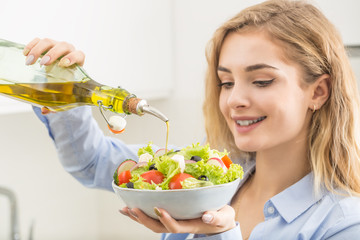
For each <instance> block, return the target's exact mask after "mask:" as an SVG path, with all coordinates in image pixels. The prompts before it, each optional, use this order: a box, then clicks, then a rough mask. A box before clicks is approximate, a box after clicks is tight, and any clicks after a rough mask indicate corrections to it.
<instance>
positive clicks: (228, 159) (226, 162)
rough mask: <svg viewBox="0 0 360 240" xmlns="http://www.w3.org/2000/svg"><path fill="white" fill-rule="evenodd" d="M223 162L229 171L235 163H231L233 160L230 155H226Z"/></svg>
mask: <svg viewBox="0 0 360 240" xmlns="http://www.w3.org/2000/svg"><path fill="white" fill-rule="evenodd" d="M221 160H222V161H223V163H224V164H225V166H226V167H227V168H228V169H229V168H230V165H231V164H232V163H233V162H232V161H231V159H230V158H229V156H228V155H224V156H223V157H222V158H221Z"/></svg>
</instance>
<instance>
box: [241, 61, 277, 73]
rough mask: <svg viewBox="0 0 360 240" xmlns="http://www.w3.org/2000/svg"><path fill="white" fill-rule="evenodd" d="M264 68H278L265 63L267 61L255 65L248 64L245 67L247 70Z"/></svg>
mask: <svg viewBox="0 0 360 240" xmlns="http://www.w3.org/2000/svg"><path fill="white" fill-rule="evenodd" d="M263 68H271V69H276V70H278V69H277V68H276V67H273V66H270V65H267V64H265V63H259V64H254V65H250V66H247V67H246V68H245V72H252V71H255V70H259V69H263Z"/></svg>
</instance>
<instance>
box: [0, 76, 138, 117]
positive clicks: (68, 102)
mask: <svg viewBox="0 0 360 240" xmlns="http://www.w3.org/2000/svg"><path fill="white" fill-rule="evenodd" d="M0 93H2V94H5V95H7V96H9V97H12V98H17V99H19V100H22V101H25V102H29V103H31V104H32V105H36V106H40V107H41V106H46V107H48V108H49V109H50V110H52V111H65V110H69V109H71V108H74V107H78V106H82V105H98V101H101V102H102V104H103V105H105V106H111V108H110V109H109V110H111V111H113V112H116V113H129V111H128V109H126V108H125V109H124V108H123V103H124V101H125V99H126V98H127V97H129V96H131V95H130V93H129V92H127V91H126V90H124V89H120V88H110V87H107V86H105V85H100V84H99V83H97V82H95V81H94V80H90V79H88V80H84V81H81V82H49V83H13V84H0ZM125 106H126V105H125Z"/></svg>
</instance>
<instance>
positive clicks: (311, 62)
mask: <svg viewBox="0 0 360 240" xmlns="http://www.w3.org/2000/svg"><path fill="white" fill-rule="evenodd" d="M46 42H48V44H46ZM59 45H61V46H62V47H59ZM49 48H50V49H51V50H50V51H49V52H48V53H47V54H46V55H49V57H50V59H56V58H57V57H59V56H61V55H66V54H64V53H70V55H67V56H65V57H64V58H63V59H67V60H63V61H64V62H65V61H68V64H73V63H76V62H78V63H82V62H83V55H82V54H79V53H77V52H74V50H73V49H71V48H70V47H69V45H68V44H64V43H63V44H58V43H56V42H54V41H49V40H47V41H44V40H39V39H37V40H34V41H33V42H32V43H30V44H29V45H28V48H27V49H28V50H26V54H27V55H28V57H29V55H34V59H36V58H37V57H38V56H39V54H40V53H41V52H43V51H44V50H46V49H49ZM207 50H208V51H207V59H208V64H209V67H208V73H207V77H206V89H205V90H206V99H205V103H204V114H205V122H206V129H207V139H208V142H209V143H210V145H211V147H213V148H218V149H222V148H226V149H228V150H230V152H231V153H232V159H238V161H239V162H240V163H241V164H242V165H243V166H244V169H245V171H246V173H245V177H244V179H243V181H242V183H241V186H239V190H238V192H237V194H236V195H235V196H234V198H233V200H232V202H231V204H230V205H229V206H225V207H224V208H223V209H221V210H219V211H208V212H206V213H205V214H204V215H203V217H202V218H200V219H193V220H188V221H176V220H174V219H173V218H172V217H171V216H169V214H167V212H166V211H165V210H163V209H158V208H156V209H155V212H156V213H157V215H158V216H159V217H160V218H159V219H160V221H158V220H154V219H152V218H150V217H148V216H146V215H145V214H143V213H142V212H141V211H140V210H139V209H131V210H130V209H128V208H124V209H122V211H121V212H122V213H123V214H124V215H127V216H129V217H130V218H131V219H133V220H134V221H136V222H138V223H140V224H143V225H144V226H146V227H148V228H149V229H151V230H153V231H155V232H162V233H171V234H164V235H163V239H186V238H187V237H189V235H188V233H191V234H195V236H194V238H195V239H209V240H210V239H356V238H357V236H358V235H359V233H360V198H359V196H360V156H359V154H360V151H359V140H360V138H359V133H360V131H359V128H358V126H359V122H358V121H359V107H360V105H359V93H358V88H357V84H356V79H355V77H354V74H353V72H352V70H351V67H350V64H349V60H348V58H347V54H346V51H345V49H344V46H343V43H342V40H341V38H340V36H339V34H338V32H337V31H336V30H335V28H334V26H333V25H332V24H331V23H330V22H329V21H328V20H327V19H326V18H325V17H324V15H323V14H322V13H321V12H320V11H319V10H318V9H316V8H315V7H314V6H312V5H310V4H308V3H306V2H304V1H291V0H270V1H266V2H264V3H261V4H259V5H255V6H253V7H250V8H247V9H245V10H243V11H241V12H240V13H239V14H238V15H236V16H235V17H234V18H232V19H230V20H229V21H227V22H226V23H225V24H223V26H221V27H220V28H219V29H218V30H217V31H216V32H215V34H214V37H213V38H212V40H211V41H210V43H209V46H208V49H207ZM51 61H52V60H50V61H49V62H48V63H46V64H50V63H51ZM76 111H84V110H83V109H75V110H71V111H69V112H66V113H61V114H50V115H47V116H42V115H40V114H39V116H40V118H41V119H43V121H44V122H45V123H46V124H47V126H48V128H49V131H50V135H51V136H52V137H53V139H54V140H55V143H56V145H57V147H58V150H59V154H60V158H61V160H62V162H63V164H64V166H65V168H66V169H67V170H68V171H69V172H71V173H72V174H73V175H74V176H75V177H76V178H77V179H79V180H80V181H81V182H83V183H84V184H85V185H87V186H96V187H103V188H108V189H109V188H110V183H111V180H109V179H108V178H111V171H112V169H114V168H113V165H117V164H118V163H119V161H121V159H124V158H123V157H128V156H132V157H133V156H134V155H135V154H134V150H133V149H135V148H136V147H134V146H126V145H124V144H123V143H120V142H116V143H115V144H114V141H118V140H114V139H109V138H105V137H104V136H103V135H102V133H101V132H100V131H99V130H98V128H97V127H96V126H95V125H96V124H95V123H92V124H81V123H82V122H83V121H87V122H89V121H92V119H91V116H90V114H88V112H86V114H84V113H83V112H81V114H79V113H78V112H76ZM69 116H70V117H72V118H74V119H77V120H74V121H73V123H72V124H75V125H77V126H75V127H79V128H80V135H79V134H78V136H77V137H76V138H74V137H73V133H72V131H66V130H58V129H60V128H57V129H56V130H55V127H59V125H60V126H61V125H67V124H69V123H68V121H63V119H64V117H66V118H69ZM72 127H74V126H72ZM67 129H69V126H68V125H67ZM70 129H71V128H70ZM81 129H82V130H81ZM77 132H79V131H78V130H77ZM74 145H75V146H74ZM99 145H101V146H104V148H103V147H101V148H96V146H99ZM68 148H70V149H68ZM78 148H79V149H78ZM85 148H86V149H85ZM99 151H102V152H103V153H106V155H101V154H100V155H99V154H94V153H98V152H99ZM107 151H108V152H107ZM95 156H99V157H95ZM120 156H121V157H120ZM99 162H101V163H102V164H98V163H99ZM110 169H111V171H109V170H110ZM109 176H110V177H109Z"/></svg>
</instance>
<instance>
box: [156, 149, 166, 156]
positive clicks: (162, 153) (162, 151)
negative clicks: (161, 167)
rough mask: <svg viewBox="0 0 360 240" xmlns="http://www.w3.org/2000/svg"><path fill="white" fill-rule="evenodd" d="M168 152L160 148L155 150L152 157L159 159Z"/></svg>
mask: <svg viewBox="0 0 360 240" xmlns="http://www.w3.org/2000/svg"><path fill="white" fill-rule="evenodd" d="M168 151H169V150H166V148H160V149H159V150H157V151H156V152H155V154H154V157H160V156H162V155H164V154H166V153H167V152H168Z"/></svg>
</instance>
